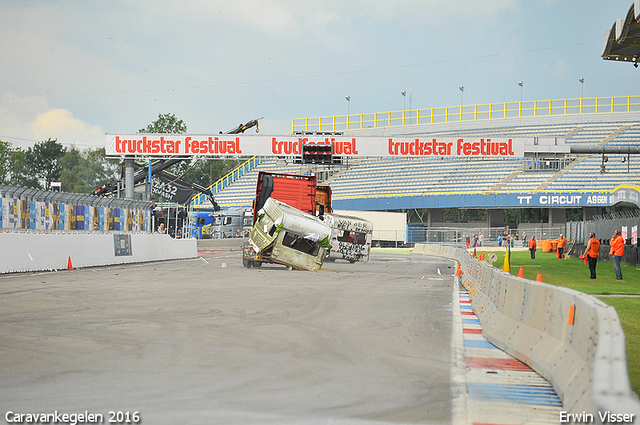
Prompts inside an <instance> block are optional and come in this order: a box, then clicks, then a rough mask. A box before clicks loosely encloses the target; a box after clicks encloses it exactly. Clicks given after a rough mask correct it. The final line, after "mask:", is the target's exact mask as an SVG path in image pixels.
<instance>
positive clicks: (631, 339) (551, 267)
mask: <svg viewBox="0 0 640 425" xmlns="http://www.w3.org/2000/svg"><path fill="white" fill-rule="evenodd" d="M495 253H496V254H497V256H498V260H497V261H496V262H494V263H493V265H494V266H495V267H497V268H500V269H501V268H502V264H503V262H504V250H502V251H496V252H495ZM520 267H522V269H523V272H524V278H525V279H531V280H536V277H537V275H538V274H541V275H542V281H543V282H545V283H549V284H552V285H557V286H564V287H566V288H571V289H574V290H576V291H580V292H584V293H586V294H591V295H594V296H598V295H640V285H638V283H640V267H638V266H630V265H628V264H626V263H622V277H623V280H616V274H615V272H614V270H613V262H611V261H600V262H598V266H597V267H596V276H597V279H594V280H592V279H589V276H590V274H589V266H588V265H586V264H584V260H580V259H579V258H578V257H577V256H576V257H571V258H568V259H564V260H559V259H558V257H557V255H556V254H555V253H543V252H541V251H540V250H538V251H537V252H536V259H535V260H532V259H531V256H530V254H529V251H512V252H511V274H513V275H514V276H517V275H518V272H519V271H520ZM600 299H601V300H602V301H603V302H605V303H607V304H609V305H611V306H613V307H615V309H616V311H617V312H618V316H619V317H620V322H621V323H622V328H623V330H624V333H625V336H626V345H627V367H628V369H629V379H630V381H631V387H632V388H633V390H634V391H635V392H636V394H640V314H638V311H640V298H609V297H600Z"/></svg>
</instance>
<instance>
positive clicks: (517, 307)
mask: <svg viewBox="0 0 640 425" xmlns="http://www.w3.org/2000/svg"><path fill="white" fill-rule="evenodd" d="M418 245H421V246H420V247H418ZM416 248H417V250H414V252H416V253H420V254H423V255H431V256H436V257H445V258H450V259H453V260H456V261H457V262H459V263H460V265H461V270H462V277H461V283H462V284H463V285H464V286H465V287H466V288H467V289H468V290H469V298H470V300H471V306H472V308H473V311H474V312H475V313H476V315H477V316H478V319H479V320H480V323H481V324H482V333H483V334H484V336H485V338H486V339H487V340H488V341H489V342H491V343H492V344H494V345H495V346H497V347H498V348H500V349H502V350H503V351H505V352H507V353H508V354H510V355H511V356H513V357H515V358H516V359H518V360H520V361H522V362H524V363H526V364H527V365H529V366H530V367H531V368H532V369H533V370H535V371H536V372H537V373H538V374H540V375H541V376H543V377H544V378H546V379H547V380H548V381H549V382H551V384H552V385H553V387H554V389H555V391H556V393H557V394H558V396H559V397H560V399H561V400H562V402H563V406H564V409H565V410H566V411H567V412H570V413H574V414H583V413H588V414H591V415H593V416H592V418H593V421H594V423H603V422H605V421H604V420H603V419H602V418H603V417H604V416H602V415H606V413H607V412H609V413H611V414H615V415H624V414H627V415H634V416H627V418H629V417H631V418H640V402H639V401H638V397H637V395H636V394H635V393H634V392H633V390H632V389H631V385H630V383H629V375H628V372H627V362H626V348H625V335H624V332H623V330H622V326H621V324H620V319H619V318H618V314H617V312H616V310H615V308H614V307H611V306H608V305H607V304H605V303H603V302H602V301H600V300H598V299H597V298H595V297H593V296H591V295H587V294H584V293H581V292H578V291H574V290H571V289H567V288H562V287H557V286H553V285H549V284H546V283H540V282H534V281H531V280H527V279H523V278H519V277H515V276H513V275H511V274H510V273H507V272H503V271H502V270H499V269H497V268H495V267H492V266H491V265H489V264H488V263H486V262H484V261H480V260H478V259H476V258H474V257H473V256H472V255H471V254H470V253H469V252H467V251H466V250H465V249H462V248H455V247H450V246H443V245H429V244H416ZM618 418H620V419H622V416H619V417H618ZM620 422H623V421H622V420H621V421H620Z"/></svg>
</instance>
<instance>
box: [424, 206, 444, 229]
mask: <svg viewBox="0 0 640 425" xmlns="http://www.w3.org/2000/svg"><path fill="white" fill-rule="evenodd" d="M433 223H444V208H431V209H429V211H428V213H427V224H428V225H429V227H431V225H432V224H433Z"/></svg>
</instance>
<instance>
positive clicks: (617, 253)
mask: <svg viewBox="0 0 640 425" xmlns="http://www.w3.org/2000/svg"><path fill="white" fill-rule="evenodd" d="M622 254H624V239H622V235H621V234H620V230H616V231H615V232H614V233H613V237H612V238H611V249H610V250H609V255H613V267H614V268H615V270H616V279H618V280H622V268H621V267H620V260H622Z"/></svg>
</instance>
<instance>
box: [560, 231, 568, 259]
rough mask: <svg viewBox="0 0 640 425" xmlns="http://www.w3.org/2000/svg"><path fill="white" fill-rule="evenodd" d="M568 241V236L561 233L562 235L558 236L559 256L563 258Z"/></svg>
mask: <svg viewBox="0 0 640 425" xmlns="http://www.w3.org/2000/svg"><path fill="white" fill-rule="evenodd" d="M566 243H567V238H565V237H564V236H562V235H560V237H559V238H558V258H559V259H561V260H562V259H563V258H564V245H565V244H566Z"/></svg>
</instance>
